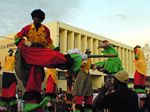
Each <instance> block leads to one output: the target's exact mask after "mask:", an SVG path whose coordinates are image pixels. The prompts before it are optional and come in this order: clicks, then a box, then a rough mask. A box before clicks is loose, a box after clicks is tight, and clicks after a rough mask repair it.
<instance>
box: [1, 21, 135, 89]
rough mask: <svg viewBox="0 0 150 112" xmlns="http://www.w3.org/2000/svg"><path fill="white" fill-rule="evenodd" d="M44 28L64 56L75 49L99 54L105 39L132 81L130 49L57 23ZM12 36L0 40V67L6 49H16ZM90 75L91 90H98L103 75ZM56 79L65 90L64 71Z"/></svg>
mask: <svg viewBox="0 0 150 112" xmlns="http://www.w3.org/2000/svg"><path fill="white" fill-rule="evenodd" d="M46 26H47V27H48V28H49V29H50V31H51V37H52V39H53V40H54V45H55V46H59V47H60V50H61V52H62V53H64V54H66V53H67V51H68V50H70V49H75V48H78V49H80V50H81V51H82V52H83V53H84V52H85V50H86V48H90V50H91V51H92V53H91V54H100V52H101V51H100V50H98V49H97V47H98V45H99V43H100V42H101V41H102V40H106V39H107V40H108V41H109V42H110V43H111V44H112V45H114V46H115V48H116V50H117V51H118V54H119V57H120V58H121V60H122V63H123V68H124V69H125V70H126V71H127V72H128V73H129V74H130V78H131V79H133V75H134V71H135V66H134V63H133V60H134V52H133V48H132V47H130V46H128V45H125V44H122V43H120V42H117V41H114V40H111V39H109V38H106V37H103V36H100V35H97V34H94V33H91V32H88V31H85V30H83V29H80V28H77V27H74V26H71V25H68V24H65V23H62V22H58V21H56V22H50V23H47V24H46ZM13 36H14V34H11V35H8V36H7V37H8V38H3V39H0V54H1V57H0V60H1V62H2V66H3V63H4V57H5V56H6V55H7V51H8V49H9V48H10V47H11V48H13V49H16V47H15V45H14V44H13ZM102 60H105V58H94V59H92V63H96V62H98V61H102ZM1 74H2V73H1ZM90 74H91V78H92V84H93V88H94V89H96V88H100V87H101V86H102V85H103V83H104V79H105V74H102V73H101V72H98V71H96V70H95V71H93V70H90ZM57 77H58V88H63V90H66V80H65V71H61V70H58V73H57Z"/></svg>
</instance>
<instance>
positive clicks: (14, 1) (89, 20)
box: [0, 0, 150, 46]
mask: <svg viewBox="0 0 150 112" xmlns="http://www.w3.org/2000/svg"><path fill="white" fill-rule="evenodd" d="M37 8H40V9H42V10H43V11H44V12H45V13H46V19H45V21H44V23H48V22H51V21H62V22H65V23H67V24H70V25H73V26H75V27H79V28H82V29H84V30H87V31H90V32H93V33H96V34H99V35H102V36H105V37H107V38H111V39H113V40H116V41H119V42H122V43H124V44H127V45H129V46H135V45H136V44H139V45H141V46H143V45H144V44H145V43H148V44H150V0H1V1H0V14H1V16H0V20H1V23H0V36H6V35H8V34H12V33H15V32H18V31H19V30H20V29H21V28H22V27H23V26H25V25H27V24H29V23H31V22H32V19H31V16H30V13H31V12H32V11H33V10H34V9H37Z"/></svg>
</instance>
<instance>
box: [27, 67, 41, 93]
mask: <svg viewBox="0 0 150 112" xmlns="http://www.w3.org/2000/svg"><path fill="white" fill-rule="evenodd" d="M42 82H43V80H42V74H41V73H39V72H36V67H35V66H32V67H31V69H30V74H29V78H28V82H27V86H26V91H33V90H34V91H39V92H41V85H42Z"/></svg>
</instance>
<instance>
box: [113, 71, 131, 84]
mask: <svg viewBox="0 0 150 112" xmlns="http://www.w3.org/2000/svg"><path fill="white" fill-rule="evenodd" d="M114 77H115V78H116V79H117V80H118V81H120V82H122V83H127V82H128V80H129V74H128V73H127V72H126V71H119V72H118V73H116V74H115V75H114Z"/></svg>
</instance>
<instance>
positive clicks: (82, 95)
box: [73, 49, 93, 112]
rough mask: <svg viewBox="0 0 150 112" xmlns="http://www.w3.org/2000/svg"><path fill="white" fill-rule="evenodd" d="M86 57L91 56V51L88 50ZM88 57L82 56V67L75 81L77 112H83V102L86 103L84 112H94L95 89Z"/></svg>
mask: <svg viewBox="0 0 150 112" xmlns="http://www.w3.org/2000/svg"><path fill="white" fill-rule="evenodd" d="M85 54H86V55H90V54H91V51H90V49H86V52H85ZM86 55H82V59H83V61H82V66H81V69H80V71H79V73H78V74H77V77H76V79H75V84H74V87H73V95H74V97H75V103H76V105H75V112H82V109H83V107H82V102H83V101H84V102H85V104H84V112H92V100H93V89H92V83H91V76H90V74H89V70H90V68H91V64H92V61H91V59H90V58H84V57H87V56H86Z"/></svg>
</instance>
